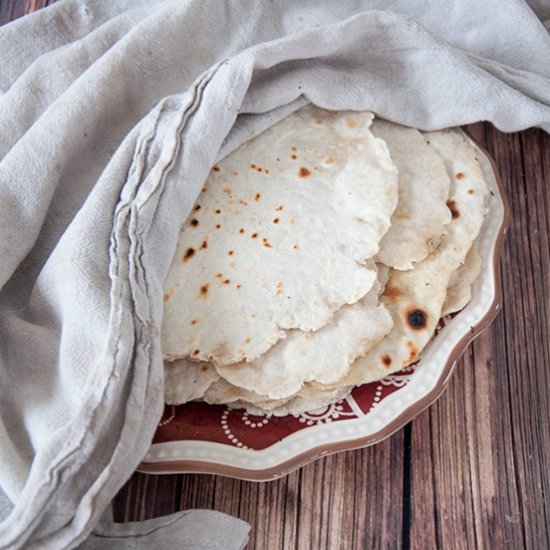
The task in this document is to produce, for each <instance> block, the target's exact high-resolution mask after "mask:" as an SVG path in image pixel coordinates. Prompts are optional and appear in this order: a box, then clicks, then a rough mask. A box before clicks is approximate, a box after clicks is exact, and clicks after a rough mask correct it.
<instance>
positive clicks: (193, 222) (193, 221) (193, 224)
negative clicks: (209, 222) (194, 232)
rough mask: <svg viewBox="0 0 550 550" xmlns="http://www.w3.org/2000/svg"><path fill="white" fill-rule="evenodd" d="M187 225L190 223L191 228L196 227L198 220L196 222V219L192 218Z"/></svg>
mask: <svg viewBox="0 0 550 550" xmlns="http://www.w3.org/2000/svg"><path fill="white" fill-rule="evenodd" d="M189 223H190V224H191V225H192V226H193V227H197V225H199V220H197V218H193V219H192V220H191V221H190V222H189Z"/></svg>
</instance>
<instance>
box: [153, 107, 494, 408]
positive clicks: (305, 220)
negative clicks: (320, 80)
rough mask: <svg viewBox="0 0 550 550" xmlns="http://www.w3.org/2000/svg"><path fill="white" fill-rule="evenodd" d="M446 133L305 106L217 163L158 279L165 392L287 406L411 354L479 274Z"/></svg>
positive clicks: (470, 207)
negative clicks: (161, 288)
mask: <svg viewBox="0 0 550 550" xmlns="http://www.w3.org/2000/svg"><path fill="white" fill-rule="evenodd" d="M487 193H488V189H487V185H486V183H485V180H484V177H483V173H482V171H481V168H480V166H479V163H478V161H477V158H476V153H475V150H474V149H473V147H472V146H471V145H470V143H469V142H468V141H467V140H465V139H464V137H463V136H462V135H461V134H460V133H458V132H456V131H453V130H445V131H438V132H428V133H421V132H419V131H417V130H415V129H412V128H406V127H403V126H399V125H397V124H394V123H391V122H387V121H384V120H380V119H374V117H373V115H372V114H371V113H368V112H354V111H346V112H342V111H340V112H332V111H326V110H322V109H319V108H317V107H313V106H308V107H304V108H302V109H300V110H299V111H297V112H296V113H294V114H292V115H291V116H289V117H287V118H286V119H284V120H283V121H282V122H280V123H278V124H277V125H275V126H273V127H272V128H270V129H269V130H267V131H266V132H264V133H263V134H261V135H259V136H258V137H256V138H255V139H253V140H251V141H249V142H247V143H245V144H244V145H243V146H241V147H240V148H239V149H238V150H236V151H235V152H233V153H232V154H230V155H229V156H228V157H226V158H225V159H224V160H223V161H222V162H220V163H219V164H218V165H217V166H214V167H213V169H212V171H211V173H210V175H209V177H208V180H207V181H206V183H205V186H204V188H203V190H202V192H201V194H200V196H199V199H198V200H197V203H196V204H195V206H194V209H193V211H192V213H191V214H190V216H189V218H188V220H187V221H186V223H185V225H184V226H183V227H182V229H181V232H180V238H179V242H178V247H177V251H176V254H175V256H174V260H173V262H172V265H171V268H170V271H169V273H168V277H167V279H166V283H165V297H164V301H165V304H164V320H163V327H162V344H163V353H164V359H165V363H164V364H165V373H166V384H165V387H166V391H165V397H166V402H167V403H171V404H181V403H185V402H187V401H191V400H197V399H202V400H204V401H206V402H208V403H216V404H221V403H226V404H229V405H230V406H234V407H242V408H245V409H247V410H248V411H249V412H251V413H253V414H275V415H285V414H291V413H293V414H296V413H300V412H303V411H306V410H313V409H316V408H319V407H320V406H323V405H326V404H328V403H331V402H334V401H337V400H340V399H342V398H344V397H345V396H346V395H347V394H348V393H349V392H350V391H351V389H352V388H353V387H354V386H357V385H360V384H364V383H366V382H372V381H374V380H379V379H381V378H383V377H385V376H386V375H388V374H389V373H391V372H394V371H398V370H401V369H402V368H403V367H404V366H406V365H409V364H411V363H413V362H415V361H416V360H418V358H419V354H420V353H421V351H422V349H423V348H424V347H425V346H426V344H427V343H428V342H429V340H430V339H431V338H432V336H433V335H434V331H435V328H436V326H437V323H438V321H439V319H440V318H441V317H442V316H443V315H446V314H449V313H452V312H455V311H458V310H460V309H462V308H463V307H464V306H465V305H466V304H467V302H468V301H469V299H470V296H471V285H472V283H473V282H474V280H475V279H476V277H477V276H478V275H479V272H480V259H479V256H478V254H477V250H476V247H475V239H476V237H477V236H478V233H479V231H480V228H481V225H482V222H483V217H484V215H485V212H486V208H485V203H486V198H487Z"/></svg>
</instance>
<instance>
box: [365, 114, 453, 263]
mask: <svg viewBox="0 0 550 550" xmlns="http://www.w3.org/2000/svg"><path fill="white" fill-rule="evenodd" d="M371 130H372V133H373V134H374V135H375V136H376V137H378V138H380V139H383V140H384V141H385V142H386V145H387V146H388V149H389V151H390V155H391V158H392V160H393V161H394V162H395V164H396V166H397V169H398V171H399V179H398V186H399V200H398V203H397V208H396V209H395V211H394V213H393V215H392V219H391V227H390V229H389V230H388V232H387V233H386V234H385V235H384V238H383V239H382V245H381V248H380V252H379V253H378V259H379V261H381V262H382V263H384V264H386V265H387V266H389V267H392V268H395V269H400V270H405V269H412V267H413V266H414V264H415V263H417V262H420V261H422V260H423V259H424V258H426V257H427V256H428V254H429V253H430V252H432V251H433V250H435V248H437V246H438V245H439V243H440V242H441V241H442V240H443V238H444V237H445V225H446V224H448V223H449V222H450V221H451V213H450V212H449V209H448V208H447V206H446V205H445V201H446V200H447V199H448V197H449V189H450V184H451V181H450V178H449V176H448V174H447V170H446V169H445V164H444V163H443V160H442V159H441V157H440V156H439V155H438V154H437V153H436V151H434V149H433V148H431V147H430V146H429V145H428V144H427V143H426V142H425V141H424V138H423V136H422V134H421V133H420V132H419V131H418V130H416V129H414V128H407V127H405V126H401V125H399V124H394V123H393V122H389V121H387V120H381V119H375V120H374V122H373V124H372V126H371Z"/></svg>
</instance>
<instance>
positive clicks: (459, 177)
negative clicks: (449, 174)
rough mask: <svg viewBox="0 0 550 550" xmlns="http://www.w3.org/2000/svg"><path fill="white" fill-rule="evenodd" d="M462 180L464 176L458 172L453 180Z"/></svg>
mask: <svg viewBox="0 0 550 550" xmlns="http://www.w3.org/2000/svg"><path fill="white" fill-rule="evenodd" d="M463 178H464V174H463V173H462V172H458V173H457V174H455V179H457V180H461V179H463Z"/></svg>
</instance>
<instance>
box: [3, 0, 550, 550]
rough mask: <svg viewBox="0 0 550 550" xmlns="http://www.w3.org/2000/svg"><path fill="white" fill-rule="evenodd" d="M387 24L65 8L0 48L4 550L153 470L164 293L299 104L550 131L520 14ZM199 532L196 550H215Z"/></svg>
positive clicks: (367, 11)
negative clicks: (256, 145)
mask: <svg viewBox="0 0 550 550" xmlns="http://www.w3.org/2000/svg"><path fill="white" fill-rule="evenodd" d="M387 4H388V3H387V2H382V1H380V0H378V1H375V0H363V1H360V0H356V1H353V2H330V1H318V0H305V1H302V2H292V1H290V0H281V1H278V2H269V1H260V2H258V1H252V0H249V1H245V2H227V3H221V2H217V1H216V0H187V1H182V0H110V1H109V2H103V1H100V0H85V1H82V0H61V1H60V2H59V3H56V4H54V5H53V6H51V7H49V8H46V9H44V10H42V11H40V12H38V13H35V14H32V15H30V16H27V17H25V18H23V19H21V20H19V21H16V22H14V23H11V24H9V25H7V26H5V27H3V28H2V29H0V52H2V54H1V55H2V64H1V66H0V251H1V252H0V254H1V258H2V261H1V262H0V419H1V421H0V463H1V468H0V488H1V492H3V493H5V495H6V497H7V499H9V500H10V501H11V503H12V505H11V506H10V508H11V510H10V511H9V512H8V511H7V509H6V508H5V507H4V506H0V511H1V513H2V514H3V515H5V513H8V515H7V517H6V518H5V519H4V521H3V522H2V523H1V524H0V547H1V548H22V547H24V548H28V549H32V548H56V549H58V548H65V547H74V546H76V545H78V544H80V543H82V542H83V541H84V540H85V539H86V537H87V536H88V535H89V533H90V532H91V530H92V528H93V527H94V525H95V524H96V523H97V521H98V519H99V517H100V515H101V513H102V512H103V510H104V509H105V508H106V507H107V506H108V504H109V502H110V500H111V499H112V497H113V496H114V495H115V494H116V492H117V491H118V489H119V488H120V487H121V486H122V484H123V483H124V482H125V481H126V479H127V478H128V477H129V476H130V475H131V473H132V471H133V470H134V469H135V467H136V466H137V465H138V464H139V462H140V460H141V458H142V457H143V456H144V454H145V453H146V451H147V448H148V446H149V444H150V441H151V438H152V435H153V433H154V431H155V427H156V425H157V422H158V420H159V418H160V415H161V411H162V407H163V403H162V401H163V379H162V377H163V369H162V354H161V349H160V338H159V327H160V324H161V316H162V307H163V280H164V278H165V276H166V273H167V270H168V267H169V265H170V261H171V258H172V254H173V252H174V249H175V244H176V239H177V234H178V229H179V227H180V225H181V224H182V222H183V221H184V220H185V218H186V217H187V215H188V213H189V211H190V209H191V207H192V205H193V203H194V201H195V199H196V197H197V195H198V193H199V190H200V188H201V185H202V183H203V181H204V179H205V177H206V175H207V173H208V171H209V169H210V167H211V166H212V164H213V163H214V162H216V161H217V160H219V159H220V158H222V157H223V156H224V155H225V154H227V152H229V151H230V150H232V149H234V148H235V147H237V146H238V145H239V144H240V143H242V142H243V141H245V140H246V139H249V138H250V137H251V136H253V135H255V134H257V133H258V132H260V131H261V130H262V129H264V128H265V127H267V126H269V125H270V124H272V123H274V122H275V121H277V120H279V119H280V118H282V117H283V116H285V115H286V114H288V113H289V112H291V111H292V110H294V109H296V108H297V107H298V106H299V105H302V104H303V103H305V102H308V101H309V102H313V103H315V104H317V105H319V106H321V107H324V108H328V109H370V110H372V111H374V112H375V113H376V114H378V115H380V116H382V117H384V118H387V119H390V120H393V121H397V122H400V123H403V124H407V125H412V126H417V127H420V128H423V129H430V130H433V129H438V128H442V127H448V126H455V125H460V124H466V123H470V122H474V121H478V120H490V121H492V122H493V123H494V124H495V126H496V127H497V128H499V129H501V130H504V131H515V130H521V129H523V128H527V127H530V126H540V127H542V128H544V129H545V130H547V131H550V38H549V35H548V32H547V30H546V29H545V27H544V25H543V24H542V23H541V21H540V20H539V19H538V18H537V16H536V15H535V13H534V12H533V11H532V10H531V9H530V8H529V6H528V5H527V4H526V3H525V2H522V1H520V0H498V1H497V0H487V1H486V2H476V1H474V0H455V1H453V2H445V3H444V4H443V3H438V2H433V3H426V2H425V1H423V0H407V1H405V0H402V1H400V0H396V1H394V2H391V3H390V5H389V6H388V5H387ZM534 7H535V8H536V9H537V11H538V13H539V14H540V16H541V17H546V16H545V14H547V12H548V10H547V9H546V8H545V6H544V4H541V3H539V4H537V5H535V6H534ZM201 513H202V512H201ZM214 514H215V513H214ZM181 517H182V518H188V519H186V520H185V521H183V523H182V524H181V525H184V526H187V527H186V528H188V529H191V528H192V527H191V526H192V524H193V522H194V521H195V520H193V518H194V517H196V516H193V515H188V516H181ZM212 518H213V519H212V523H215V522H217V521H218V520H219V516H218V515H215V516H212ZM198 521H199V520H198V519H197V525H200V526H202V527H201V529H200V530H199V531H200V532H198V531H197V530H196V529H195V530H194V531H193V537H194V539H193V542H192V543H191V542H190V544H194V546H193V547H194V548H200V547H201V546H200V545H201V544H203V543H202V542H201V537H203V541H205V542H204V544H203V546H202V547H204V548H207V547H208V548H210V547H215V546H208V540H210V539H208V537H209V536H211V533H209V529H208V528H207V527H206V526H207V525H208V522H206V523H198ZM202 521H203V520H202V519H201V522H202ZM159 522H160V523H159V529H158V532H157V530H154V532H155V535H154V536H155V537H159V536H161V531H162V530H163V529H165V528H166V525H167V524H163V521H161V520H159ZM168 523H170V522H169V521H168ZM161 524H162V525H165V527H162V525H161ZM222 525H224V526H225V528H226V529H227V531H228V532H229V531H230V530H231V529H233V532H234V533H238V535H236V536H235V538H233V539H231V538H230V537H229V536H228V538H227V545H226V546H225V547H226V548H240V547H242V545H243V544H244V541H245V540H246V530H243V529H242V524H241V523H240V522H238V521H237V520H234V523H231V522H229V521H225V520H224V523H222ZM130 528H131V526H130V527H129V526H126V528H124V529H125V530H124V532H125V533H127V532H128V530H129V529H130ZM142 536H145V535H142ZM170 536H171V535H170ZM143 540H145V539H142V542H143ZM159 540H160V539H155V543H154V544H153V546H157V547H158V546H161V543H160V542H159ZM189 540H191V539H189ZM86 544H92V543H91V542H90V543H88V542H86ZM85 547H86V546H85ZM89 547H93V546H89ZM115 547H116V546H115ZM121 547H125V546H121Z"/></svg>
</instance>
